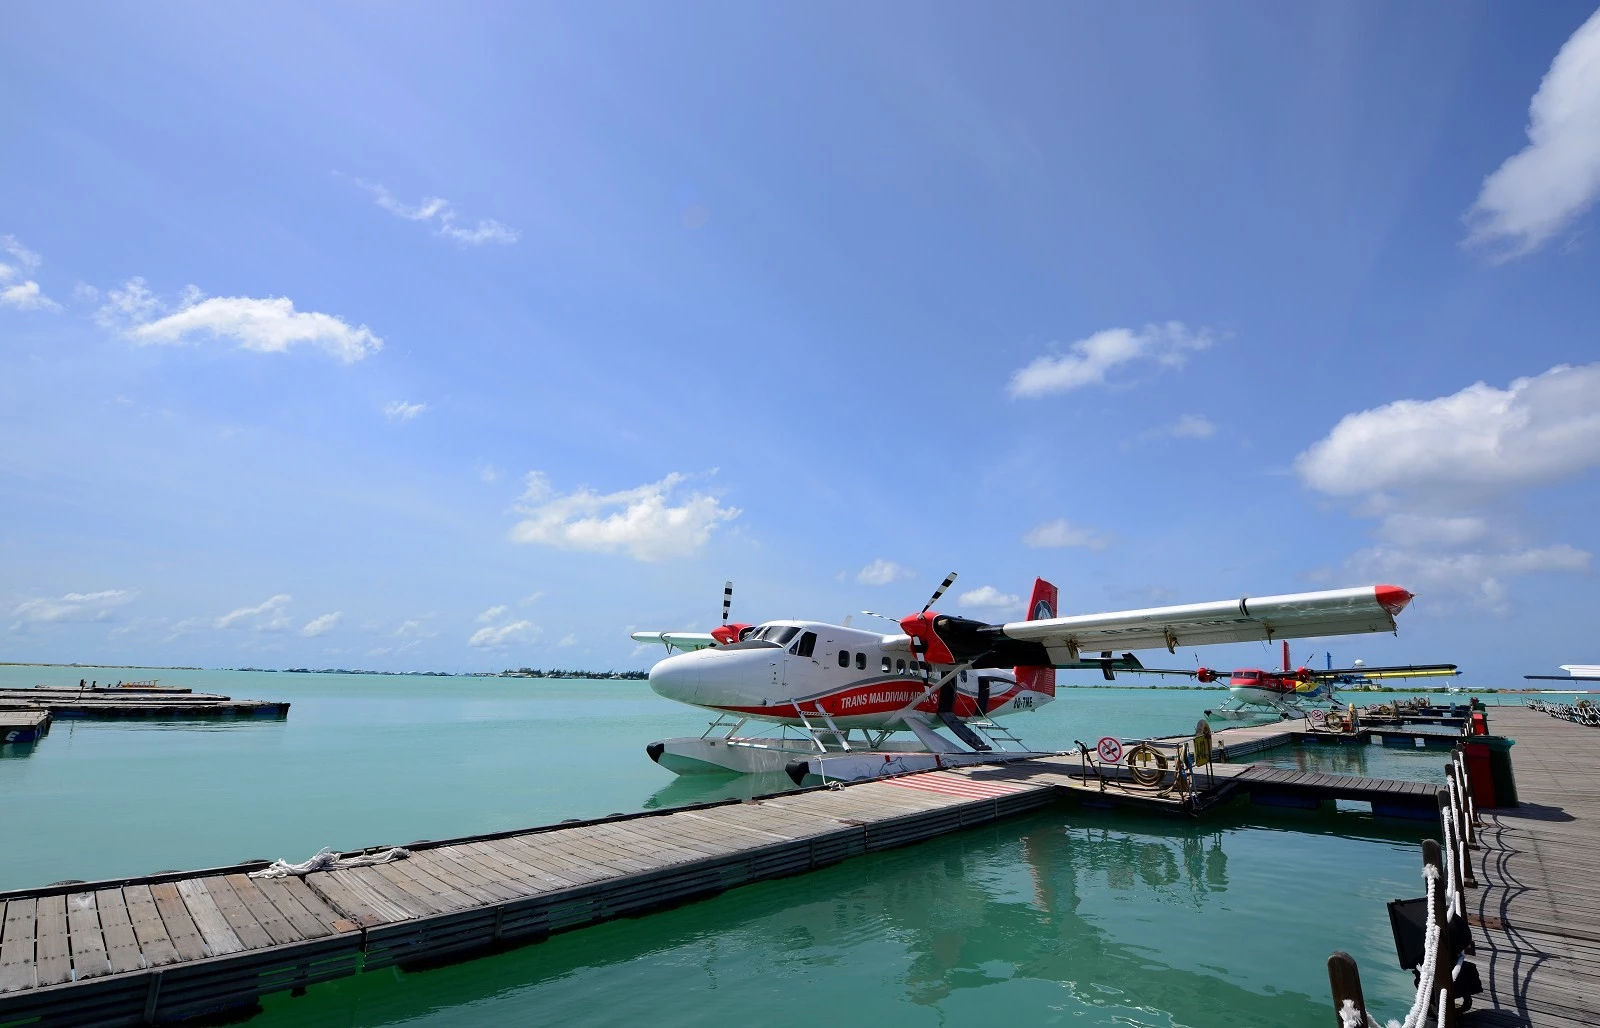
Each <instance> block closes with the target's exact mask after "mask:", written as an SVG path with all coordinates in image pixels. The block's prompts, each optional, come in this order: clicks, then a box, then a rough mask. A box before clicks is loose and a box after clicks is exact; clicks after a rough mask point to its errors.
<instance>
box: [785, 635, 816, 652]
mask: <svg viewBox="0 0 1600 1028" xmlns="http://www.w3.org/2000/svg"><path fill="white" fill-rule="evenodd" d="M816 646H817V633H815V632H807V633H805V634H804V635H802V636H801V637H800V641H799V642H797V643H795V644H794V649H793V650H792V651H790V652H792V653H793V654H794V655H795V656H797V657H809V656H811V651H812V650H814V649H816Z"/></svg>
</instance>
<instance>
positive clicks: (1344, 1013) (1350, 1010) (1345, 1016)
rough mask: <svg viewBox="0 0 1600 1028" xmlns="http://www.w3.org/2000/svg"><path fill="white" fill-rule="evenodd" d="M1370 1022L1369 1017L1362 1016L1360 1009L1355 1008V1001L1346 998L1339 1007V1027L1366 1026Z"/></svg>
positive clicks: (1359, 1027)
mask: <svg viewBox="0 0 1600 1028" xmlns="http://www.w3.org/2000/svg"><path fill="white" fill-rule="evenodd" d="M1370 1024H1372V1019H1371V1018H1370V1017H1362V1016H1361V1011H1359V1010H1357V1009H1356V1001H1355V1000H1353V999H1347V1000H1345V1001H1344V1006H1342V1007H1340V1008H1339V1028H1367V1026H1368V1025H1370Z"/></svg>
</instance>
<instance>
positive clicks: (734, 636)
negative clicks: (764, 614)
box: [711, 622, 756, 646]
mask: <svg viewBox="0 0 1600 1028" xmlns="http://www.w3.org/2000/svg"><path fill="white" fill-rule="evenodd" d="M754 627H756V626H755V625H741V624H739V623H738V622H733V623H731V624H724V625H718V626H717V627H716V628H713V629H712V630H711V638H713V639H715V640H716V641H717V644H718V645H719V646H731V645H733V644H734V643H736V642H739V641H740V640H742V639H743V638H744V637H745V636H747V635H749V634H750V629H752V628H754Z"/></svg>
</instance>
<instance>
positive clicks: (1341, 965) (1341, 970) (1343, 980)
mask: <svg viewBox="0 0 1600 1028" xmlns="http://www.w3.org/2000/svg"><path fill="white" fill-rule="evenodd" d="M1328 987H1329V988H1331V989H1332V990H1333V1023H1334V1025H1335V1028H1346V1026H1347V1025H1349V1024H1350V1023H1351V1022H1352V1021H1355V1019H1354V1017H1350V1018H1347V1017H1346V1016H1345V1014H1344V1011H1345V1007H1346V1006H1347V1005H1348V1006H1349V1008H1350V1009H1351V1010H1352V1011H1354V1013H1355V1014H1358V1015H1360V1018H1361V1019H1360V1020H1359V1021H1355V1023H1356V1024H1357V1025H1360V1026H1361V1028H1366V1026H1367V1025H1368V1024H1370V1023H1371V1018H1369V1017H1368V1016H1367V999H1366V997H1365V996H1363V995H1362V994H1361V971H1360V969H1359V968H1357V967H1356V958H1355V957H1352V956H1351V955H1350V954H1348V953H1346V952H1345V951H1344V950H1342V949H1336V950H1334V951H1333V953H1331V954H1330V955H1329V956H1328Z"/></svg>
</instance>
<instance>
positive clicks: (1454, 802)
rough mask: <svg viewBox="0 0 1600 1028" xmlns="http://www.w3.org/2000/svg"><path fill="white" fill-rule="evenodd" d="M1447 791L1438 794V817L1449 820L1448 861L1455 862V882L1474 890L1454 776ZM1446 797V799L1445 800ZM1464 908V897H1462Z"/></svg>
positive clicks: (1447, 784)
mask: <svg viewBox="0 0 1600 1028" xmlns="http://www.w3.org/2000/svg"><path fill="white" fill-rule="evenodd" d="M1446 786H1447V791H1446V792H1441V793H1439V817H1440V819H1441V820H1443V819H1444V818H1449V819H1450V859H1452V860H1453V861H1455V872H1456V882H1457V883H1459V886H1460V887H1461V888H1464V889H1476V888H1477V887H1478V883H1477V882H1476V881H1474V880H1473V878H1472V859H1471V858H1470V857H1468V856H1467V843H1466V838H1467V829H1466V826H1465V825H1464V824H1462V822H1463V820H1464V818H1463V816H1462V814H1463V811H1462V809H1461V803H1460V796H1461V793H1460V791H1459V790H1458V789H1457V788H1456V780H1455V778H1454V776H1451V778H1450V779H1449V780H1448V782H1447V783H1446ZM1447 796H1448V798H1447ZM1462 905H1463V906H1465V905H1466V904H1465V897H1463V903H1462Z"/></svg>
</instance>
